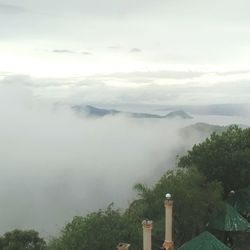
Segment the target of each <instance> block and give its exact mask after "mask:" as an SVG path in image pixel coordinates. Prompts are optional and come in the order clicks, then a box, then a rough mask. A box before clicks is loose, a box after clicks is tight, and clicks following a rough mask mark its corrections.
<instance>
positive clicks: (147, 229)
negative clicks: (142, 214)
mask: <svg viewBox="0 0 250 250" xmlns="http://www.w3.org/2000/svg"><path fill="white" fill-rule="evenodd" d="M152 226H153V221H151V220H144V221H143V222H142V228H143V250H151V249H152V242H151V237H152V236H151V230H152Z"/></svg>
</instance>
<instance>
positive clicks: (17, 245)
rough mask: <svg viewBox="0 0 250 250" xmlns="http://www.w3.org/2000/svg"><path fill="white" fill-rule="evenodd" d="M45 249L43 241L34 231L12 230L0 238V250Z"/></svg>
mask: <svg viewBox="0 0 250 250" xmlns="http://www.w3.org/2000/svg"><path fill="white" fill-rule="evenodd" d="M45 247H46V242H45V241H44V239H42V238H40V237H39V234H38V232H36V231H34V230H28V231H22V230H17V229H16V230H13V231H11V232H7V233H5V234H4V236H2V237H0V249H1V250H25V249H27V250H43V249H45Z"/></svg>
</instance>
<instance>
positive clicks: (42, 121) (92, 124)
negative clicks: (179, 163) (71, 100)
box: [0, 85, 200, 236]
mask: <svg viewBox="0 0 250 250" xmlns="http://www.w3.org/2000/svg"><path fill="white" fill-rule="evenodd" d="M0 117H1V122H0V138H1V140H0V149H1V150H0V171H1V175H0V185H1V188H0V199H1V205H0V207H1V209H0V221H1V223H0V234H3V233H4V232H6V231H8V230H12V229H14V228H21V229H28V228H32V229H35V230H38V231H40V232H41V233H42V235H44V236H48V235H50V234H55V233H56V232H57V231H58V230H60V229H61V227H62V226H63V225H64V224H65V223H66V222H68V221H70V220H71V219H72V217H73V216H74V215H84V214H86V213H87V212H91V211H93V210H96V209H99V208H105V207H106V206H107V205H108V204H109V203H111V202H115V205H116V206H118V207H126V206H127V205H128V204H129V202H130V201H131V200H132V199H133V197H134V195H135V194H134V193H133V189H132V188H133V185H134V184H135V183H137V182H145V183H148V184H150V183H153V182H154V181H156V180H157V179H158V178H159V177H160V176H161V175H162V174H163V173H164V172H165V171H166V170H167V169H170V168H172V167H174V165H175V158H176V154H177V153H178V152H179V150H180V148H182V149H183V148H190V147H191V146H192V145H193V144H194V143H195V142H198V141H199V140H200V137H196V138H193V139H192V140H189V141H186V140H184V139H183V138H181V137H180V135H179V133H178V130H179V128H181V127H183V126H185V125H186V124H184V123H183V122H181V121H169V120H164V119H159V120H157V119H147V120H146V119H132V118H128V117H123V116H115V117H104V118H99V119H90V118H85V117H79V116H77V115H76V114H75V113H74V112H72V110H70V109H67V108H64V107H56V108H55V106H54V105H52V104H51V103H47V102H45V101H44V100H39V99H37V98H36V97H35V96H33V94H32V93H31V92H30V91H29V90H28V89H26V88H24V87H22V86H18V85H9V86H1V85H0Z"/></svg>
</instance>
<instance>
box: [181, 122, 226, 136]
mask: <svg viewBox="0 0 250 250" xmlns="http://www.w3.org/2000/svg"><path fill="white" fill-rule="evenodd" d="M228 127H229V126H219V125H212V124H208V123H202V122H199V123H195V124H192V125H189V126H187V127H185V128H183V129H181V131H180V132H181V134H182V135H183V136H185V137H189V138H192V137H195V136H196V137H197V136H201V137H204V138H207V137H209V136H210V135H211V134H212V133H213V132H216V133H222V132H223V131H225V130H227V128H228Z"/></svg>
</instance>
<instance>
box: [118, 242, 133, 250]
mask: <svg viewBox="0 0 250 250" xmlns="http://www.w3.org/2000/svg"><path fill="white" fill-rule="evenodd" d="M129 247H130V244H127V243H119V244H118V246H117V247H116V248H117V250H128V248H129Z"/></svg>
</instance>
